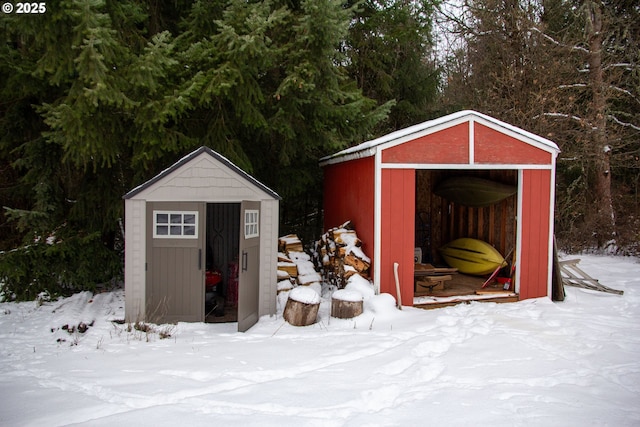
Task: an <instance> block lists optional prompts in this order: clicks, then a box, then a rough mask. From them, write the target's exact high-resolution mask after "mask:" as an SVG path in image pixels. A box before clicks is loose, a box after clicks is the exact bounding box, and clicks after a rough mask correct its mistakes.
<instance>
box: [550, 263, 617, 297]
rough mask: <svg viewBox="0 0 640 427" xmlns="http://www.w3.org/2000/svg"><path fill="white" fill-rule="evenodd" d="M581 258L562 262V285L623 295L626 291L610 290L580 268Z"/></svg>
mask: <svg viewBox="0 0 640 427" xmlns="http://www.w3.org/2000/svg"><path fill="white" fill-rule="evenodd" d="M579 262H580V259H579V258H576V259H568V260H566V261H560V262H559V264H560V272H561V274H562V283H563V284H564V285H566V286H574V287H578V288H584V289H591V290H593V291H600V292H607V293H610V294H617V295H622V294H624V291H619V290H617V289H612V288H609V287H607V286H605V285H603V284H601V283H600V282H598V280H597V279H594V278H593V277H591V276H589V275H588V274H587V273H585V272H584V271H582V269H580V267H578V265H577V264H578V263H579Z"/></svg>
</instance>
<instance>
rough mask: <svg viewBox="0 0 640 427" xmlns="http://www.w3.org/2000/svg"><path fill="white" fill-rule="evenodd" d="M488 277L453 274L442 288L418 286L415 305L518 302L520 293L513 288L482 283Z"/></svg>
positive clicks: (422, 306)
mask: <svg viewBox="0 0 640 427" xmlns="http://www.w3.org/2000/svg"><path fill="white" fill-rule="evenodd" d="M485 280H486V279H485V278H483V277H475V276H469V275H466V274H460V273H458V274H453V275H452V279H451V280H449V281H447V282H445V287H444V289H442V290H436V289H434V290H433V291H429V289H428V288H424V287H421V286H416V288H417V289H416V291H415V294H414V303H413V306H414V307H418V308H425V309H431V308H440V307H447V306H451V305H456V304H461V303H469V302H471V301H482V302H516V301H518V295H517V294H516V293H515V292H514V291H513V290H504V289H503V287H502V285H501V284H498V283H492V284H489V285H488V286H487V287H486V288H484V289H483V288H482V285H483V283H484V281H485Z"/></svg>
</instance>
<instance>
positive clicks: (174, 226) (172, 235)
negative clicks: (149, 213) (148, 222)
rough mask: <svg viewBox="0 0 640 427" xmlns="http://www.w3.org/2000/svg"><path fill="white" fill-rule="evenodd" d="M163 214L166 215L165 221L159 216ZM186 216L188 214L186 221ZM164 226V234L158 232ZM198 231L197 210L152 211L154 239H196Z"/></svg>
mask: <svg viewBox="0 0 640 427" xmlns="http://www.w3.org/2000/svg"><path fill="white" fill-rule="evenodd" d="M163 215H166V222H165V218H163V217H161V216H163ZM187 216H189V218H188V222H186V221H185V218H186V217H187ZM159 219H162V221H159ZM191 221H194V222H191ZM164 228H166V234H165V233H158V231H160V230H162V229H164ZM177 232H179V233H177ZM185 232H189V234H185ZM191 232H193V234H191ZM198 232H199V230H198V211H153V238H154V239H197V238H198Z"/></svg>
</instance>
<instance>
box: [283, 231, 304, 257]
mask: <svg viewBox="0 0 640 427" xmlns="http://www.w3.org/2000/svg"><path fill="white" fill-rule="evenodd" d="M278 250H279V251H280V252H284V253H288V252H304V249H303V247H302V242H301V241H300V239H299V238H298V236H297V235H295V234H287V235H286V236H282V237H280V238H279V239H278Z"/></svg>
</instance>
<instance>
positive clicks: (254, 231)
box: [244, 209, 260, 239]
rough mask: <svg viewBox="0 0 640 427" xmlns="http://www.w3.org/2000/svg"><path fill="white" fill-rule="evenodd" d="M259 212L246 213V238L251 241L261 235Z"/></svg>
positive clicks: (249, 211)
mask: <svg viewBox="0 0 640 427" xmlns="http://www.w3.org/2000/svg"><path fill="white" fill-rule="evenodd" d="M258 220H259V211H257V210H252V209H247V210H246V211H244V238H245V239H250V238H252V237H258V236H259V235H260V229H259V228H258Z"/></svg>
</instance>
